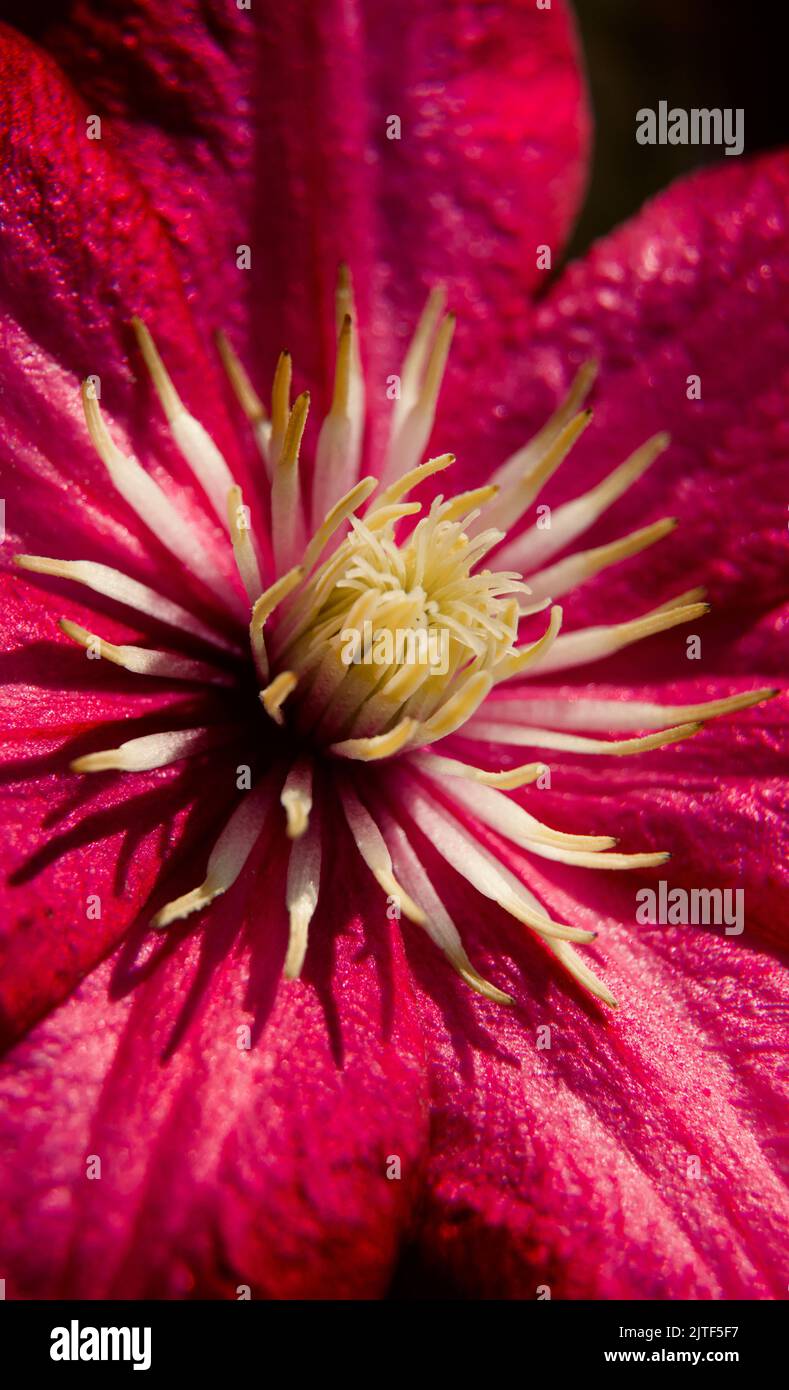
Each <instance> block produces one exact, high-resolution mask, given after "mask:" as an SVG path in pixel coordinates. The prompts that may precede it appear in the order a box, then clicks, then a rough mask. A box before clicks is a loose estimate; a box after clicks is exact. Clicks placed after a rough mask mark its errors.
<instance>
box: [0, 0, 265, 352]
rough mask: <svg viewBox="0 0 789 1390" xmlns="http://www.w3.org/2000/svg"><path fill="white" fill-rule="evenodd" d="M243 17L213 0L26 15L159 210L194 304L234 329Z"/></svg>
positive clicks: (245, 57)
mask: <svg viewBox="0 0 789 1390" xmlns="http://www.w3.org/2000/svg"><path fill="white" fill-rule="evenodd" d="M20 23H21V24H22V26H23V27H24V24H25V17H24V16H22V17H21V19H20ZM253 24H254V15H253V13H252V12H251V11H250V10H249V9H239V8H238V6H237V5H236V4H235V3H233V4H224V3H219V2H218V0H208V3H196V0H177V3H175V4H168V5H167V7H166V9H165V8H162V7H161V6H158V5H155V4H151V3H150V0H119V3H117V4H114V5H113V6H112V7H111V9H110V10H108V8H107V6H106V5H101V4H94V3H90V0H80V3H78V4H76V5H74V6H72V7H70V9H69V15H68V20H67V21H65V22H64V21H60V22H58V21H55V22H51V23H50V24H48V25H47V26H45V27H44V28H43V30H42V28H41V25H40V24H37V26H36V37H37V39H38V41H39V42H40V43H42V44H43V45H44V46H45V47H46V48H47V49H48V50H49V51H50V52H52V53H53V54H54V55H55V57H56V58H57V60H58V62H59V63H60V64H61V66H62V68H63V70H64V71H65V72H66V73H67V74H68V76H69V78H70V79H71V81H72V82H73V83H74V85H75V87H76V88H77V90H78V91H79V92H80V94H81V96H82V97H83V99H84V100H85V101H86V102H87V104H88V106H89V109H90V111H92V112H97V113H98V114H100V115H101V116H102V117H103V118H104V120H105V122H106V125H107V126H108V127H109V128H110V129H111V131H112V135H113V137H114V138H116V139H117V140H119V141H120V143H121V144H122V146H123V153H124V158H125V160H126V161H127V162H128V163H129V165H130V166H131V167H132V168H133V169H134V172H135V174H136V175H137V177H138V178H139V180H140V182H141V184H142V185H143V186H144V187H145V189H146V191H147V193H148V195H149V197H150V199H151V201H152V203H153V204H154V205H155V206H156V208H157V210H158V211H159V212H160V214H161V215H162V218H163V220H164V222H165V224H166V227H167V230H168V232H169V234H170V237H171V240H172V242H173V246H174V249H175V254H176V257H177V260H178V267H179V272H180V274H181V276H182V277H183V282H184V285H185V288H186V291H187V294H188V296H189V298H190V300H191V302H192V308H193V311H194V313H195V315H196V316H197V317H198V318H199V319H200V320H201V321H202V322H203V323H204V324H206V325H207V326H208V327H210V328H216V327H217V325H218V324H220V323H222V324H224V326H225V327H226V328H227V329H230V330H235V336H236V338H238V330H239V328H241V327H242V326H243V328H244V329H245V330H246V328H247V327H248V324H249V319H250V316H251V308H252V306H251V304H250V303H249V299H250V286H249V279H250V277H249V276H248V275H246V274H245V273H244V272H242V271H239V270H238V268H237V265H236V247H237V246H238V245H239V243H242V242H243V243H247V244H248V243H249V242H250V239H251V238H252V222H251V216H252V195H253V178H252V174H253V161H254V149H255V123H256V112H255V109H254V107H253V106H252V104H251V102H250V93H251V91H252V89H253V85H254V72H255V66H256V62H255V37H254V33H253V32H252V30H253ZM252 317H254V316H252Z"/></svg>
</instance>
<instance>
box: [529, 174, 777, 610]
mask: <svg viewBox="0 0 789 1390" xmlns="http://www.w3.org/2000/svg"><path fill="white" fill-rule="evenodd" d="M788 199H789V155H787V153H786V152H779V153H776V154H771V155H766V156H763V157H762V158H759V159H757V160H755V161H752V162H742V161H740V160H736V159H724V160H723V161H722V164H721V165H720V166H718V167H716V168H714V169H711V170H708V171H705V172H703V173H700V174H697V175H694V176H693V177H691V178H688V179H684V180H681V181H680V182H678V183H676V184H674V185H673V186H672V187H671V188H669V189H668V190H667V191H666V192H665V193H662V194H661V195H659V196H658V197H657V198H655V199H654V200H653V201H652V202H651V203H649V204H648V205H647V206H646V207H645V208H644V210H643V211H642V212H641V213H640V214H639V215H638V216H637V217H635V218H633V219H632V220H631V221H630V222H628V223H626V224H625V225H624V226H623V227H622V228H621V229H620V230H619V231H617V232H614V233H613V234H612V235H611V236H609V237H607V238H605V239H604V240H603V241H600V242H599V243H597V245H596V246H595V247H593V249H592V250H591V252H590V253H589V255H588V256H587V257H586V258H585V260H583V261H581V262H579V263H578V264H576V265H573V266H571V267H570V269H569V270H568V271H567V272H566V273H565V274H564V276H563V277H562V278H561V280H560V281H559V283H558V284H557V285H556V287H555V289H554V290H553V291H552V293H551V294H550V296H549V297H548V299H547V300H546V302H545V304H544V305H543V306H542V307H541V309H540V311H539V313H538V315H537V318H536V321H535V325H534V332H533V334H532V337H531V341H530V343H529V345H528V353H527V356H526V359H525V361H526V362H527V363H528V368H529V370H528V372H525V371H524V370H523V368H522V367H521V366H520V364H516V363H513V367H512V372H511V374H510V377H509V379H508V380H507V381H505V382H503V384H502V388H501V390H502V400H504V401H506V402H507V403H512V409H513V414H512V416H511V417H510V425H511V429H510V442H511V443H512V444H513V446H514V445H516V444H517V443H518V442H519V440H520V439H521V438H523V437H524V436H527V435H528V433H529V431H530V429H531V428H532V427H533V426H534V425H536V424H537V423H538V422H540V421H541V420H542V419H543V418H544V415H545V413H546V411H547V410H548V409H549V407H550V404H551V403H552V402H553V400H555V398H556V396H557V395H558V394H560V393H561V390H562V389H563V386H565V385H566V384H567V382H568V380H569V378H570V375H571V374H572V371H573V370H574V367H575V366H577V364H578V363H580V362H582V361H583V360H585V359H587V358H590V357H596V358H598V359H599V360H600V363H601V373H600V378H599V381H598V384H597V386H596V388H595V391H594V393H593V399H592V403H593V405H594V406H595V410H596V416H595V420H594V422H593V424H592V427H591V429H589V430H588V431H587V433H586V434H585V436H584V438H583V440H582V441H581V442H580V443H579V445H578V446H577V448H576V450H574V451H573V454H572V457H571V458H570V460H568V462H567V463H566V464H565V465H564V466H563V468H562V469H561V470H560V472H559V474H558V476H557V479H556V486H555V487H554V488H553V489H552V491H551V492H549V493H547V494H546V497H547V500H548V501H551V502H552V501H554V500H555V499H563V498H565V497H566V496H568V495H573V494H577V493H579V492H582V491H585V490H586V489H587V488H588V487H590V486H591V485H592V484H593V483H595V482H596V481H598V479H599V478H600V477H601V476H603V474H604V473H606V472H608V471H609V470H610V469H611V468H612V467H613V466H614V464H616V463H617V462H619V461H620V460H621V459H623V458H624V457H625V456H626V454H627V453H628V452H629V451H630V450H631V449H632V448H634V447H635V446H636V445H637V444H639V443H640V442H642V441H643V440H644V439H645V438H647V437H648V436H649V435H651V434H653V433H655V432H656V431H658V430H664V429H667V430H669V431H670V433H671V435H672V440H673V442H672V445H671V447H670V450H669V452H668V453H667V454H665V455H663V456H662V457H661V458H660V459H659V460H658V462H657V463H656V464H654V465H653V466H652V469H651V470H650V472H649V474H648V475H647V478H646V479H645V480H644V481H642V482H641V483H640V484H638V485H637V486H636V487H634V488H633V489H632V491H631V492H630V493H629V494H628V495H627V496H626V497H625V498H624V499H623V500H622V501H621V502H619V503H618V504H617V507H616V508H615V510H612V512H611V514H610V515H609V516H606V518H605V519H604V520H603V521H602V522H601V523H600V525H599V526H598V527H596V528H595V530H594V532H589V543H590V544H595V543H599V542H600V541H603V540H605V539H608V538H609V537H612V536H616V535H619V534H623V533H624V532H626V531H629V530H631V529H634V528H635V527H637V526H640V525H643V524H644V523H645V522H647V521H650V520H653V519H655V518H657V517H659V516H666V515H668V516H672V515H674V516H677V517H678V518H679V521H680V527H679V530H678V531H677V533H676V534H675V535H674V536H672V537H671V539H670V540H669V541H665V542H663V543H662V545H661V546H660V547H658V548H657V549H656V550H655V551H654V552H650V561H649V563H647V564H644V563H643V562H640V561H633V562H629V563H628V564H626V565H624V566H621V567H620V568H619V569H618V570H617V571H616V572H614V573H611V574H608V575H603V576H602V577H601V578H599V579H598V580H596V581H594V582H593V583H591V584H589V585H588V586H586V589H585V590H584V595H583V596H582V597H581V598H580V599H579V600H573V604H572V610H571V612H572V619H573V622H575V619H576V616H577V617H578V618H579V619H580V618H582V617H583V616H584V615H585V613H586V612H587V611H590V612H591V611H594V613H595V615H596V618H597V620H598V621H600V620H605V619H604V618H603V617H602V615H604V614H606V615H608V614H610V613H611V612H612V611H615V610H616V607H617V605H619V604H620V602H621V603H622V604H624V603H626V602H628V601H630V602H632V600H633V599H634V598H636V597H637V598H638V599H639V600H640V597H641V594H642V593H643V591H644V585H645V582H646V579H645V577H650V583H651V593H650V596H651V597H653V601H658V599H659V598H660V597H663V596H665V597H667V596H668V595H669V594H670V593H672V592H674V591H676V590H678V589H681V588H686V587H690V586H691V585H695V584H708V585H709V588H710V593H711V596H712V598H713V599H716V598H720V599H725V600H726V601H727V602H731V603H734V604H737V605H740V606H743V607H746V608H750V609H751V611H753V610H754V609H756V610H759V609H763V608H766V607H769V606H771V605H773V604H775V603H777V602H778V601H779V599H782V598H783V596H784V594H785V592H786V582H787V577H789V547H788V546H787V531H786V498H785V492H786V471H787V455H788V454H789V432H788V431H787V424H786V410H785V402H786V395H787V387H789V327H788V326H787V325H789V225H788V223H787V201H788ZM693 375H697V376H699V377H700V378H701V399H700V400H695V399H688V396H687V391H688V378H689V377H690V376H693ZM519 399H520V402H522V406H521V407H520V408H519V407H517V406H515V404H514V403H515V402H516V401H518V400H519ZM541 500H542V499H541ZM585 543H586V542H585ZM653 555H654V557H655V558H654V562H653V559H652V557H653ZM679 574H681V576H682V578H681V582H680V583H679V584H678V583H677V576H678V575H679ZM658 590H659V592H658ZM593 599H594V609H593V610H592V601H593ZM632 611H637V609H631V610H630V612H632ZM628 616H629V613H628ZM609 620H610V618H609Z"/></svg>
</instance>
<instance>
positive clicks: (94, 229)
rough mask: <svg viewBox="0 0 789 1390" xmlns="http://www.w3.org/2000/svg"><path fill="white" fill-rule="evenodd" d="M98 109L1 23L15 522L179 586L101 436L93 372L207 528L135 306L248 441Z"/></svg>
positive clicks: (4, 359) (210, 542) (217, 414)
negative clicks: (92, 411) (92, 436)
mask: <svg viewBox="0 0 789 1390" xmlns="http://www.w3.org/2000/svg"><path fill="white" fill-rule="evenodd" d="M88 114H89V113H88V110H87V108H85V107H84V106H82V104H81V103H80V102H79V101H78V99H77V97H76V96H75V94H74V93H73V91H72V90H71V89H70V88H69V87H68V85H67V84H66V83H65V82H64V79H63V78H62V76H61V74H60V73H59V71H58V69H57V68H56V67H55V65H54V63H53V62H52V60H51V59H49V58H47V57H45V56H44V55H42V54H41V53H40V51H39V50H37V49H36V48H35V47H33V46H32V45H30V44H29V43H28V42H27V41H26V40H24V39H22V38H20V36H19V35H17V34H15V33H13V32H12V31H10V30H8V29H7V28H5V27H4V26H3V27H1V28H0V131H2V135H0V167H2V173H1V174H0V197H1V198H2V202H3V210H4V212H3V225H2V230H1V231H0V266H2V271H3V273H2V288H1V289H0V322H2V333H0V344H1V346H0V368H1V369H2V373H3V380H4V390H3V394H2V397H1V398H0V399H1V400H2V415H3V423H4V437H5V439H6V449H7V451H8V452H9V453H10V454H11V458H12V460H13V464H14V468H13V470H11V471H10V472H8V473H7V483H4V495H5V497H6V525H7V528H8V530H9V531H10V532H11V533H12V534H14V535H16V536H19V537H20V538H22V540H23V541H24V548H27V549H30V548H33V549H37V550H39V553H40V549H41V548H43V547H44V546H52V545H54V544H55V540H56V539H57V538H58V537H59V541H60V545H59V548H58V550H57V551H56V552H55V553H56V554H57V555H58V556H61V557H62V556H64V553H65V554H66V555H69V554H70V555H76V556H77V557H79V558H91V559H98V560H105V561H107V562H109V563H111V564H112V563H115V564H118V563H119V562H120V561H122V560H124V559H125V560H126V562H127V563H131V564H132V565H136V566H137V567H138V568H139V567H140V566H141V565H143V567H144V568H145V570H146V576H147V578H148V580H149V582H153V583H156V578H157V571H158V572H159V573H158V578H159V580H160V581H162V582H166V579H167V574H168V572H169V582H170V584H171V587H172V580H173V578H175V580H176V582H180V580H179V573H180V571H179V568H178V567H174V566H170V567H169V571H168V570H167V569H163V557H162V556H160V555H158V552H157V548H156V546H155V544H154V546H153V547H152V546H151V542H150V536H149V534H148V533H147V532H146V531H145V529H144V528H143V527H142V526H141V524H140V523H139V522H137V520H136V518H134V517H133V516H130V514H129V512H128V509H127V508H126V507H125V506H124V505H123V504H122V503H121V502H120V500H119V498H118V497H117V495H116V494H115V493H114V490H113V488H112V487H111V486H110V485H109V484H108V480H107V474H106V470H105V468H104V466H103V464H101V463H100V461H99V460H98V458H97V457H96V455H95V453H94V451H93V448H92V446H91V445H90V442H89V440H88V435H87V430H86V428H85V424H84V420H83V418H82V409H81V404H80V395H79V385H80V381H81V380H82V379H83V378H84V377H86V376H87V375H89V374H92V373H95V374H98V376H99V378H100V381H101V390H102V396H101V399H102V406H103V408H104V409H105V410H106V411H107V413H108V415H109V417H110V422H111V424H114V428H115V429H116V432H117V431H120V433H119V435H118V441H117V442H118V443H119V444H120V445H121V447H124V448H126V450H127V451H130V450H134V451H136V452H137V453H138V455H139V457H140V459H141V461H142V462H143V463H144V464H145V465H146V466H148V467H149V468H150V470H151V471H152V472H153V473H155V474H156V475H157V477H159V478H160V479H161V478H162V477H170V479H171V480H172V481H171V483H170V486H171V487H172V486H175V487H177V488H179V489H180V499H181V503H182V505H183V507H184V509H185V511H186V512H187V513H188V515H189V516H190V517H191V518H192V519H193V520H194V521H195V524H200V519H201V517H204V515H205V512H206V507H207V503H206V502H205V499H204V498H203V496H202V494H201V493H199V490H197V489H195V487H194V483H193V479H192V478H191V475H190V474H189V472H188V470H187V469H186V466H185V465H184V464H183V462H182V461H181V459H180V457H179V456H178V455H177V453H176V451H175V449H174V447H173V446H172V445H171V444H170V443H169V441H168V439H167V436H166V431H165V429H164V426H163V423H162V412H161V409H160V407H159V405H158V402H156V401H155V399H154V398H153V393H152V390H151V388H150V385H149V384H148V383H147V382H145V380H144V372H143V368H142V364H141V361H140V358H139V355H138V354H137V353H136V350H134V349H133V348H132V343H133V339H132V336H131V330H130V328H129V319H130V317H131V316H132V314H134V313H139V314H141V315H142V316H143V317H144V318H146V320H147V321H148V322H149V324H150V326H151V328H152V331H154V332H155V333H156V334H157V337H158V339H159V342H160V346H161V349H162V352H163V354H164V355H165V356H166V357H167V359H168V360H169V361H170V362H171V363H172V364H173V375H174V377H175V379H176V384H177V385H178V386H179V388H180V389H181V391H182V394H183V396H184V399H185V402H186V404H187V406H191V407H192V409H194V410H195V412H196V413H199V415H200V418H201V420H202V422H203V423H204V424H205V425H206V427H207V428H208V429H209V430H210V431H211V432H212V434H213V435H214V437H215V438H216V440H217V442H218V443H219V444H220V446H221V447H223V448H224V449H225V450H226V451H227V452H228V454H229V456H230V458H231V460H234V461H235V462H236V463H237V462H238V460H237V458H236V455H237V445H236V443H235V439H234V435H233V433H232V431H231V430H230V428H229V425H228V420H227V417H226V414H225V405H224V396H223V390H222V389H221V388H220V383H219V377H218V373H217V371H216V370H215V369H214V367H213V365H212V363H211V362H210V360H209V358H208V356H207V354H206V351H205V348H204V345H203V343H202V342H201V340H200V339H199V337H198V336H197V333H196V330H195V327H194V324H193V322H192V319H191V317H190V314H189V310H188V308H187V304H186V300H185V298H184V293H183V286H182V284H181V280H180V276H179V273H178V269H177V266H176V264H175V261H174V259H173V256H172V252H171V249H170V246H169V244H168V241H167V237H166V235H165V233H164V231H163V228H162V224H161V222H160V221H159V219H158V218H157V217H156V216H155V214H154V213H153V211H152V210H151V208H150V206H149V204H148V202H147V200H146V197H145V195H144V193H143V191H142V189H141V188H140V186H139V185H138V184H136V182H135V181H134V179H133V178H132V177H131V176H130V174H129V173H128V171H127V169H126V167H125V166H124V165H123V164H122V163H120V162H119V161H118V159H117V156H116V153H114V148H115V145H116V142H114V141H113V139H112V132H111V129H108V128H106V127H105V128H104V129H103V131H102V138H101V139H100V140H96V139H89V138H88V126H87V123H86V122H87V117H88ZM165 463H166V468H165V467H163V465H164V464H165ZM241 476H242V477H243V474H242V475H241ZM65 489H68V495H69V498H70V502H71V504H72V505H71V513H70V515H71V524H70V526H69V527H68V528H64V527H63V525H62V507H63V495H64V490H65ZM202 525H203V531H204V535H205V544H206V546H207V547H214V546H216V544H217V539H216V532H215V529H212V528H211V527H210V526H209V525H207V523H206V522H205V521H203V523H202ZM91 541H93V542H94V544H93V547H92V551H91V552H88V550H87V546H88V544H89V543H90V542H91ZM45 553H46V551H45ZM154 555H156V559H155V560H154V559H152V558H151V557H152V556H154ZM173 597H175V594H173Z"/></svg>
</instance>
